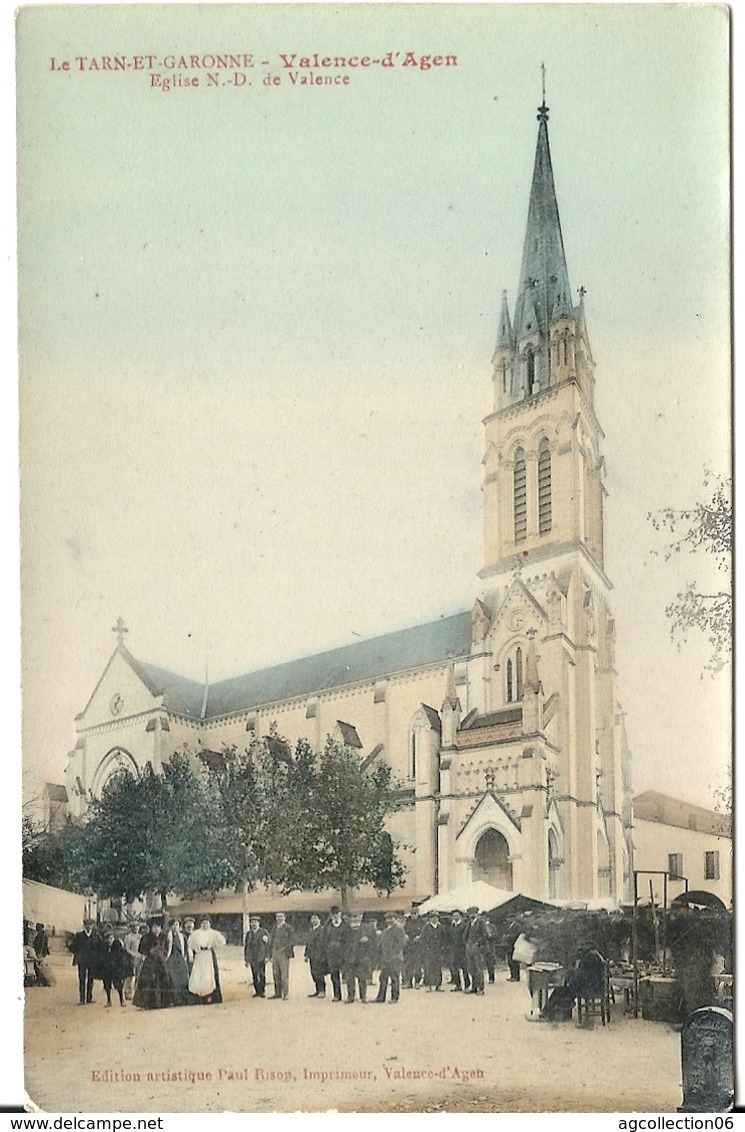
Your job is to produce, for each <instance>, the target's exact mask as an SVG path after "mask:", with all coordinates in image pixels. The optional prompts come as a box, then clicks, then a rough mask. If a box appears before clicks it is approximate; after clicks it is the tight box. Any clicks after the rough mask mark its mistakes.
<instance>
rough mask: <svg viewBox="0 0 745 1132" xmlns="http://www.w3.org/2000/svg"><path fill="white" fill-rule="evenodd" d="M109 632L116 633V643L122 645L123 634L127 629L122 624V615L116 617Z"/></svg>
mask: <svg viewBox="0 0 745 1132" xmlns="http://www.w3.org/2000/svg"><path fill="white" fill-rule="evenodd" d="M111 632H112V633H116V643H117V644H118V645H123V644H124V634H125V633H128V632H129V629H128V628H127V627H126V625H125V624H124V619H123V618H122V617H117V619H116V625H114V626H112V629H111Z"/></svg>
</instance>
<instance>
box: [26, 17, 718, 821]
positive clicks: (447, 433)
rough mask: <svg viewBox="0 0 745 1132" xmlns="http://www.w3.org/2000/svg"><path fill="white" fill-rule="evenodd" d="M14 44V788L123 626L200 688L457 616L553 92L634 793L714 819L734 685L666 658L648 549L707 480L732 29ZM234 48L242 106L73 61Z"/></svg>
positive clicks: (403, 26) (636, 26) (225, 35)
mask: <svg viewBox="0 0 745 1132" xmlns="http://www.w3.org/2000/svg"><path fill="white" fill-rule="evenodd" d="M18 26H19V41H18V42H19V85H18V113H19V157H18V183H19V280H20V282H19V299H20V369H21V380H20V390H21V392H20V399H21V433H20V451H21V492H22V500H21V502H22V540H23V542H22V546H23V549H22V587H23V605H22V611H23V633H24V649H23V660H22V680H23V706H24V721H23V761H24V774H25V785H26V787H27V789H28V790H29V791H30V792H32V793H33V792H34V791H37V790H38V789H39V788H40V786H41V784H43V782H45V781H62V775H63V773H64V767H65V763H66V755H67V752H68V751H69V750H70V749H71V748H72V747H73V746H74V744H75V740H76V734H75V727H74V718H75V715H76V714H77V713H78V712H80V711H82V709H83V708H84V706H85V704H86V702H87V700H88V697H89V696H90V694H91V692H92V690H93V688H94V686H95V684H96V681H97V680H98V677H99V676H100V674H101V672H102V670H103V668H104V666H105V664H106V662H107V661H108V659H109V656H110V655H111V652H112V651H113V648H114V645H115V637H114V635H113V634H112V632H111V628H112V626H113V625H114V623H115V621H116V619H117V617H119V616H122V617H123V618H124V619H125V621H126V624H127V626H128V628H129V633H128V635H127V639H126V643H127V646H128V647H129V648H130V650H131V651H132V652H133V654H134V655H135V656H136V657H138V658H141V659H143V660H147V661H149V662H151V663H153V664H157V665H161V666H163V667H166V668H169V669H171V670H173V671H177V672H180V673H183V674H184V675H187V676H191V677H193V678H195V679H202V678H203V677H204V674H205V671H207V672H208V674H209V679H210V680H217V679H221V678H223V677H227V676H230V675H233V674H236V673H239V672H245V671H250V670H252V669H255V668H259V667H263V666H265V665H269V664H272V663H276V662H280V661H282V660H286V659H291V658H293V657H296V656H301V655H306V654H309V653H313V652H317V651H322V650H323V649H326V648H330V647H334V646H336V645H341V644H346V643H351V642H353V641H354V640H357V639H359V637H370V636H375V635H377V634H379V633H383V632H387V631H390V630H393V629H397V628H401V627H405V626H407V625H414V624H417V623H420V622H422V621H426V620H430V619H435V618H437V617H438V616H440V615H447V614H449V613H453V612H456V611H458V610H461V609H467V608H469V607H470V606H471V605H472V604H473V601H474V598H475V597H477V596H478V595H479V593H480V583H479V580H478V578H477V572H478V570H479V569H480V567H481V566H482V564H483V563H482V557H481V555H482V516H481V472H482V469H481V458H482V455H483V432H482V424H481V422H482V419H483V417H484V416H485V415H486V413H487V412H489V411H490V409H491V373H490V358H491V354H492V351H493V347H494V342H495V339H496V329H497V318H498V315H499V307H500V299H501V292H502V290H503V289H506V290H507V291H508V295H509V299H510V304H511V308H512V307H513V306H514V299H515V290H516V286H517V282H518V274H519V270H520V257H521V253H522V241H523V235H524V230H525V220H526V216H527V206H528V194H529V189H530V179H531V174H532V163H533V155H534V149H535V140H536V131H537V122H536V107H537V106H538V104H539V102H540V101H541V69H540V68H541V63H544V64H545V67H546V101H547V103H548V105H549V107H550V121H549V135H550V141H551V151H552V159H553V169H554V177H555V182H556V190H557V197H558V202H559V210H560V215H561V221H562V229H563V235H564V245H565V249H566V255H567V262H568V269H569V277H570V282H571V285H572V287H573V289H575V290H576V289H577V288H579V287H580V286H581V285H582V286H584V287H585V288H586V289H587V295H586V299H585V302H586V310H587V322H588V328H589V334H590V339H591V343H592V348H593V353H594V357H595V360H596V363H597V369H596V409H597V413H598V417H599V420H600V423H601V425H602V427H603V429H604V432H605V439H604V443H603V452H604V455H605V460H606V466H607V477H606V486H607V489H608V493H609V496H608V500H607V506H606V510H605V514H606V572H607V574H608V575H609V577H610V579H611V581H612V583H613V586H614V588H613V592H612V594H611V607H612V611H613V613H614V615H615V617H616V623H617V632H618V655H617V663H618V670H619V681H618V692H619V698H620V700H621V703H622V706H623V709H624V711H625V713H626V726H627V731H628V736H629V742H630V745H631V749H632V752H633V756H634V763H633V786H634V790H635V792H640V791H641V790H644V789H657V790H662V791H664V792H666V793H670V794H673V795H674V796H677V797H681V798H685V799H687V800H689V801H692V802H696V803H699V804H702V805H709V804H711V800H712V790H713V789H714V788H716V787H717V786H719V785H722V784H723V782H724V781H725V779H726V774H727V767H728V763H729V752H730V695H729V677H728V674H727V673H725V674H724V675H721V676H719V677H718V678H716V679H712V678H711V677H709V676H704V677H703V678H702V670H703V667H704V664H705V662H706V659H707V655H708V654H707V652H706V647H705V642H696V641H694V640H691V641H690V642H689V644H688V645H687V646H685V647H684V648H683V649H682V650H678V649H677V648H676V646H675V644H674V643H673V642H672V641H671V640H670V632H669V623H668V620H667V618H666V616H665V607H666V605H667V604H668V603H669V602H670V601H671V600H672V599H673V598H674V596H675V594H676V592H677V591H678V589H679V588H681V586H682V585H683V584H684V583H685V581H686V580H687V579H688V578H692V577H696V578H701V579H703V580H704V581H705V580H706V579H705V564H704V563H703V562H702V560H701V559H700V557H699V558H695V559H690V560H687V561H685V560H684V561H680V560H678V561H675V562H665V561H664V557H663V556H661V555H657V556H655V551H659V550H660V549H661V548H662V544H663V540H662V539H661V537H660V535H659V534H657V533H656V532H655V531H654V530H653V528H652V526H651V524H650V523H649V521H648V518H647V516H648V513H649V512H654V511H656V510H658V509H659V508H661V507H664V506H667V505H671V506H685V505H687V504H689V503H690V502H692V501H693V500H696V499H698V498H701V497H702V494H703V490H704V489H703V487H702V480H703V476H704V467H705V466H707V465H708V466H710V467H712V468H713V469H714V470H715V471H717V472H721V473H726V471H727V469H728V466H729V458H730V376H729V360H730V358H729V305H728V297H729V292H728V285H729V279H728V269H729V229H728V192H729V169H728V159H729V150H728V116H727V94H728V91H727V84H728V71H727V54H726V52H727V35H728V29H727V24H726V16H725V15H724V13H723V10H722V9H717V8H714V7H711V6H706V7H693V6H682V5H681V6H654V7H652V6H646V5H640V6H629V7H627V6H624V5H618V6H611V7H598V6H577V7H574V6H555V7H553V6H552V7H544V6H543V5H534V6H529V7H519V6H515V7H513V6H509V5H505V6H473V7H471V6H467V5H466V6H458V7H450V6H434V7H430V6H413V7H395V6H393V7H384V6H376V7H355V6H351V7H340V8H337V7H331V6H323V7H316V6H312V5H311V6H303V7H293V6H282V7H279V8H272V7H268V8H253V7H240V6H238V7H230V8H220V7H210V6H207V7H203V8H183V7H178V8H175V7H174V8H162V9H153V8H149V7H146V6H145V7H140V8H127V9H123V8H122V9H119V8H102V9H98V10H96V11H95V12H94V11H91V10H90V9H86V8H69V7H66V8H49V9H27V10H25V11H23V12H22V14H21V16H20V20H19V25H18ZM221 51H222V52H241V53H254V55H255V66H254V67H253V68H246V69H244V70H243V71H242V73H243V74H244V76H245V79H246V81H245V83H244V84H242V85H237V86H236V85H233V84H228V85H226V86H220V87H218V88H214V87H210V88H208V87H207V86H206V85H205V81H206V80H205V77H204V72H203V70H201V69H200V70H195V69H185V70H181V71H172V70H169V69H168V68H166V67H160V66H155V67H154V69H153V71H152V72H150V71H146V70H143V71H135V70H132V69H130V70H128V71H125V72H124V73H122V72H103V71H100V70H99V71H93V70H91V69H89V68H88V64H83V67H84V68H85V69H82V70H81V69H79V66H78V63H77V62H76V59H77V58H78V57H80V58H85V59H88V60H89V59H91V58H96V59H100V57H101V56H103V55H115V54H126V55H127V56H128V58H129V59H132V58H133V57H134V56H135V55H140V54H154V55H155V56H156V57H157V61H160V60H162V59H163V58H164V57H165V56H168V55H170V54H176V55H177V56H178V55H181V54H187V55H190V54H192V53H196V54H198V55H200V56H201V55H203V54H206V53H213V52H221ZM315 51H317V52H319V53H320V54H324V53H328V54H331V55H337V54H343V55H350V54H353V53H357V54H361V53H368V54H370V55H371V56H372V57H373V58H382V57H385V56H386V55H387V53H388V52H393V53H394V57H395V53H396V52H399V53H400V54H399V56H398V57H396V65H394V66H392V67H381V66H378V67H371V68H367V69H358V70H356V71H354V73H353V72H352V71H347V72H339V73H341V74H344V73H346V74H349V75H350V82H349V85H347V86H332V87H326V86H322V87H321V86H319V87H312V86H311V87H308V86H300V85H297V84H293V83H292V82H291V81H290V80H289V76H288V71H287V68H285V67H284V66H283V64H282V61H281V54H286V55H289V54H292V53H298V54H303V53H312V52H315ZM407 51H414V52H416V54H417V56H419V55H421V54H431V55H434V54H437V53H440V54H442V55H456V56H457V65H455V66H449V67H445V66H442V67H432V68H431V69H429V70H426V71H425V70H421V69H420V68H418V67H413V66H409V67H404V66H402V60H403V59H404V58H405V55H406V52H407ZM52 59H54V60H55V61H56V65H58V66H60V68H61V65H62V63H63V61H64V60H68V61H70V63H71V69H70V70H69V71H65V70H63V69H54V70H53V69H52V64H51V60H52ZM263 60H267V61H268V63H269V65H268V66H264V65H262V61H263ZM156 73H157V74H161V75H163V76H165V77H172V76H173V74H174V73H177V74H179V75H180V77H182V78H186V77H189V78H193V77H195V76H198V77H200V82H201V85H200V86H199V87H198V88H193V87H188V88H187V87H180V88H177V89H173V90H169V91H167V92H164V91H163V89H162V85H161V86H158V85H154V80H153V78H152V75H153V74H156ZM267 74H269V75H270V77H271V78H272V79H273V78H274V77H276V76H279V77H280V83H279V85H276V84H274V83H273V82H272V83H271V85H265V83H264V78H265V76H266V75H267ZM156 81H157V80H156Z"/></svg>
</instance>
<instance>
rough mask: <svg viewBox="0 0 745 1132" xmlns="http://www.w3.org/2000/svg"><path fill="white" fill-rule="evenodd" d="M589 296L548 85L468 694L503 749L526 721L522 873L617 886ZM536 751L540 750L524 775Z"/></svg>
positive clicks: (623, 776)
mask: <svg viewBox="0 0 745 1132" xmlns="http://www.w3.org/2000/svg"><path fill="white" fill-rule="evenodd" d="M584 298H585V292H584V288H583V287H580V288H579V290H578V291H573V290H572V288H571V285H570V281H569V269H568V267H567V259H566V255H565V252H564V240H563V237H562V231H561V222H560V219H559V208H558V204H557V197H556V188H555V185H554V175H553V169H552V164H551V150H550V146H549V134H548V107H547V106H546V99H545V91H544V97H543V101H542V103H541V105H540V106H539V107H538V137H537V142H536V150H535V161H534V166H533V177H532V182H531V187H530V199H529V204H528V215H527V223H526V226H525V238H524V243H523V253H522V262H521V267H520V277H519V279H518V282H517V290H516V293H515V302H514V307H513V313H512V314H511V313H510V304H509V301H508V296H507V292H506V291H505V292H503V294H502V301H501V309H500V314H499V322H498V327H497V336H496V347H495V350H494V355H493V358H492V365H493V370H492V386H493V403H492V409H491V412H490V413H489V414H488V416H487V417H486V418H485V420H484V426H485V455H484V461H483V463H484V479H483V493H484V534H485V537H484V565H483V568H482V569H481V571H480V574H479V577H480V578H481V580H482V583H483V596H482V599H481V601H479V602H477V609H478V610H479V611H480V616H479V618H478V624H476V622H474V625H475V628H474V634H473V655H474V657H476V656H478V657H480V658H481V664H482V668H481V670H480V672H481V677H480V679H479V680H478V681H474V684H473V688H474V691H473V698H472V701H469V707H473V708H474V710H475V711H476V712H477V714H478V715H479V717H480V718H482V719H486V720H491V721H495V722H494V726H497V725H500V726H501V725H502V723H503V724H504V726H503V730H504V736H503V737H502V738H500V740H499V741H500V743H502V745H503V748H498V747H496V746H495V758H496V756H497V755H499V758H500V759H501V760H502V762H504V761H505V760H506V758H507V755H506V753H505V752H506V751H507V749H508V744H509V741H510V740H509V736H508V734H507V727H508V723H509V722H510V721H512V725H513V726H515V727H518V729H519V735H520V737H521V738H520V743H521V744H522V746H521V748H520V761H519V763H518V764H517V765H518V771H517V772H515V773H514V775H513V777H512V779H510V778H509V775H508V776H507V777H506V778H505V779H504V782H505V783H506V785H505V786H503V788H502V793H501V794H500V798H501V799H502V801H503V802H504V803H505V805H508V804H509V805H512V804H515V805H516V804H517V798H518V796H519V797H520V799H521V805H522V810H521V816H519V823H520V838H521V841H522V843H523V846H524V848H523V850H522V853H523V857H522V860H523V861H524V862H527V861H528V860H530V861H532V862H533V864H531V865H530V866H528V865H527V864H525V863H523V864H522V865H520V868H521V869H522V874H521V875H522V877H523V878H524V881H523V883H526V884H528V885H530V884H532V885H533V891H536V892H538V891H542V892H544V893H549V894H552V895H558V896H561V895H564V896H572V897H581V898H585V897H588V898H590V897H591V898H596V897H605V896H608V897H611V896H612V897H614V898H617V897H619V896H620V895H621V894H622V893H623V892H624V890H625V889H626V888H627V887H628V878H629V875H630V868H631V863H630V862H631V859H632V846H631V841H630V801H629V798H630V794H629V790H630V786H629V753H628V748H627V746H626V743H625V740H624V738H623V736H622V733H621V732H622V722H620V723H619V721H620V720H621V715H620V709H619V707H618V704H617V702H616V672H615V624H614V621H613V619H612V617H611V615H610V610H609V601H608V598H609V595H610V591H611V583H610V581H609V579H608V578H607V576H606V574H605V568H604V546H603V526H604V507H603V501H604V497H605V494H606V492H605V487H604V483H603V478H604V473H605V466H604V461H603V456H602V453H601V444H602V440H603V431H602V429H601V427H600V424H599V421H598V419H597V416H596V412H595V363H594V360H593V356H592V350H591V348H590V341H589V338H588V334H587V326H586V321H585V301H584ZM526 658H532V660H531V663H532V667H533V670H534V676H533V677H532V678H531V679H529V678H528V670H527V659H526ZM539 674H540V675H539ZM471 730H473V725H471ZM496 734H497V733H496V731H495V735H496ZM501 734H502V733H501V732H500V736H501ZM464 742H465V740H462V743H464ZM495 742H496V740H495ZM529 757H530V758H531V759H532V760H534V761H535V760H536V759H539V760H540V765H539V763H537V762H536V763H535V768H534V770H532V771H531V772H530V773H528V770H527V768H528V765H529V763H528V758H529ZM497 765H498V766H501V763H497ZM530 765H533V763H531V764H530ZM529 788H530V789H529ZM530 790H533V791H534V793H533V794H532V795H531V794H530ZM539 802H540V804H539ZM542 807H543V808H542ZM552 815H553V816H552ZM552 821H553V822H554V825H553V827H551V822H552ZM550 827H551V828H550ZM528 846H532V847H531V848H528ZM513 859H516V858H515V857H514V855H513ZM546 860H548V866H547V867H548V880H547V879H546V875H545V867H544V866H545V863H546ZM536 861H538V862H539V864H540V868H538V866H536V865H535V862H536ZM531 869H532V870H533V872H532V873H531ZM541 869H543V872H541V871H540V870H541ZM531 877H532V878H533V879H532V880H531V879H530V878H531Z"/></svg>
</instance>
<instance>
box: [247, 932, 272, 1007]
mask: <svg viewBox="0 0 745 1132" xmlns="http://www.w3.org/2000/svg"><path fill="white" fill-rule="evenodd" d="M268 958H269V932H268V931H266V929H265V928H262V926H261V920H260V919H259V917H258V916H251V918H250V919H249V921H248V931H247V932H246V938H245V940H244V943H243V959H244V961H245V964H246V966H247V967H249V968H250V970H251V978H252V979H253V984H254V994H253V996H254V998H265V997H266V961H267V959H268Z"/></svg>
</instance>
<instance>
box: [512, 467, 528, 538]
mask: <svg viewBox="0 0 745 1132" xmlns="http://www.w3.org/2000/svg"><path fill="white" fill-rule="evenodd" d="M512 483H513V496H514V509H515V542H522V541H523V539H525V538H526V536H527V533H528V506H527V497H526V492H527V486H526V475H525V453H524V452H523V450H522V448H518V450H517V452H516V453H515V468H514V471H513V473H512Z"/></svg>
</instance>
